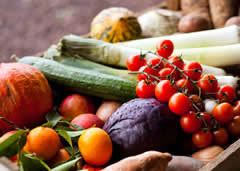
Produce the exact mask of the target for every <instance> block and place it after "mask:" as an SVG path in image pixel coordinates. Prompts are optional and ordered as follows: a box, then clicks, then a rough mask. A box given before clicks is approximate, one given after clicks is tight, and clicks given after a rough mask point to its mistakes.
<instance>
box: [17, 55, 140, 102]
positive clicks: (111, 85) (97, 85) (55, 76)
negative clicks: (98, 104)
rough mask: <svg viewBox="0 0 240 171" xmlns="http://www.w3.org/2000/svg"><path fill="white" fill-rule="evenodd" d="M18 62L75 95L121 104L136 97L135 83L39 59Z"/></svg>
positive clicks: (27, 58) (33, 58)
mask: <svg viewBox="0 0 240 171" xmlns="http://www.w3.org/2000/svg"><path fill="white" fill-rule="evenodd" d="M18 62H20V63H25V64H29V65H32V66H34V67H36V68H38V69H39V70H40V71H41V72H42V73H43V74H44V75H45V76H46V78H47V79H48V80H49V81H50V82H52V83H54V84H57V85H60V86H63V87H64V88H66V89H68V90H71V91H73V92H76V93H82V94H86V95H91V96H97V97H101V98H103V99H107V100H117V101H122V102H124V101H128V100H130V99H133V98H136V97H137V95H136V91H135V89H136V82H135V81H131V80H128V79H124V78H121V77H118V76H113V75H110V74H104V73H100V72H96V71H94V70H89V69H85V68H79V67H78V68H76V67H73V66H69V65H63V64H61V63H59V62H56V61H53V60H49V59H45V58H40V57H24V58H21V59H19V61H18Z"/></svg>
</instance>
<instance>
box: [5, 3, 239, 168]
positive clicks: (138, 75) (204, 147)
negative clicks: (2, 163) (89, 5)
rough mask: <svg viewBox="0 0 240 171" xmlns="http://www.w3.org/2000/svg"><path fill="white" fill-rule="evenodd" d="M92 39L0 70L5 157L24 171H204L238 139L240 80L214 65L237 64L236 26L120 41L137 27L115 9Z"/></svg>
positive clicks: (62, 44) (74, 39)
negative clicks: (201, 170)
mask: <svg viewBox="0 0 240 171" xmlns="http://www.w3.org/2000/svg"><path fill="white" fill-rule="evenodd" d="M182 2H183V0H182ZM165 12H166V11H164V13H165ZM175 17H179V16H178V14H176V15H175ZM108 24H110V25H111V26H108V27H106V26H107V25H108ZM119 28H121V29H119ZM90 34H91V36H92V38H94V39H92V38H84V37H80V36H77V35H66V36H64V37H63V38H62V39H61V40H60V41H59V43H58V44H57V45H52V46H51V47H49V49H47V50H46V51H45V52H44V53H43V55H42V56H39V57H36V56H26V57H22V58H17V57H15V58H16V61H17V62H15V63H1V64H0V86H1V91H0V97H1V98H0V135H1V137H0V157H2V156H5V157H7V158H9V159H10V160H11V161H12V162H13V163H14V164H16V165H18V166H19V169H20V170H53V171H55V170H56V171H65V170H89V171H90V170H104V171H115V170H116V171H117V170H143V171H149V170H159V171H164V170H167V171H176V168H177V169H180V170H186V169H189V168H191V169H192V170H198V169H199V168H201V167H202V166H203V165H204V164H206V163H208V162H210V161H211V160H213V159H214V158H216V157H217V156H218V155H219V154H220V153H221V152H222V151H223V150H224V149H225V148H227V147H228V146H229V145H230V144H231V143H232V142H234V141H235V140H236V139H238V138H239V137H240V100H238V99H239V97H238V92H237V90H238V88H239V85H238V81H239V79H238V77H235V76H232V75H229V74H227V73H226V71H225V70H224V69H222V68H218V67H225V66H231V65H232V64H238V65H239V64H240V60H239V59H240V58H239V54H240V48H239V47H240V39H239V35H240V34H239V27H238V26H236V25H234V26H229V27H225V28H220V29H215V30H211V31H210V30H207V31H203V32H195V33H185V34H181V35H171V36H162V37H156V38H147V39H138V40H132V41H129V42H121V43H116V42H120V41H125V40H131V39H137V38H140V37H141V34H142V33H141V24H139V23H138V20H137V18H136V17H135V16H134V13H132V12H130V11H128V10H127V9H124V8H112V9H106V10H105V11H103V12H101V13H100V14H99V15H98V16H96V18H95V19H94V20H93V23H92V30H91V33H90ZM169 34H171V33H169ZM96 39H101V40H96ZM102 40H104V41H102ZM110 42H112V43H110Z"/></svg>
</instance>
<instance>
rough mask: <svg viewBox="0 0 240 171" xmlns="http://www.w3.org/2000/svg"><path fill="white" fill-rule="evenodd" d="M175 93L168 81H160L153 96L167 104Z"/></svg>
mask: <svg viewBox="0 0 240 171" xmlns="http://www.w3.org/2000/svg"><path fill="white" fill-rule="evenodd" d="M176 92H177V88H176V86H175V85H172V84H171V82H170V81H169V80H162V81H160V82H159V83H158V84H157V85H156V87H155V96H156V97H157V99H158V100H160V101H162V102H167V101H168V100H169V99H170V97H171V96H172V95H173V94H174V93H176Z"/></svg>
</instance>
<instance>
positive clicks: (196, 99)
mask: <svg viewBox="0 0 240 171" xmlns="http://www.w3.org/2000/svg"><path fill="white" fill-rule="evenodd" d="M189 99H190V100H191V102H192V103H194V104H195V106H196V107H197V108H198V109H199V110H200V111H201V110H202V109H203V102H202V99H201V98H200V97H199V96H198V95H196V94H192V95H191V96H189ZM192 109H193V110H194V111H195V110H196V109H195V108H194V107H193V106H192Z"/></svg>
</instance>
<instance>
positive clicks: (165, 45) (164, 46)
mask: <svg viewBox="0 0 240 171" xmlns="http://www.w3.org/2000/svg"><path fill="white" fill-rule="evenodd" d="M156 49H157V53H158V55H159V56H161V57H163V58H168V57H169V56H170V55H171V54H172V52H173V49H174V45H173V42H172V41H171V40H163V41H160V42H159V43H158V44H157V46H156Z"/></svg>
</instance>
